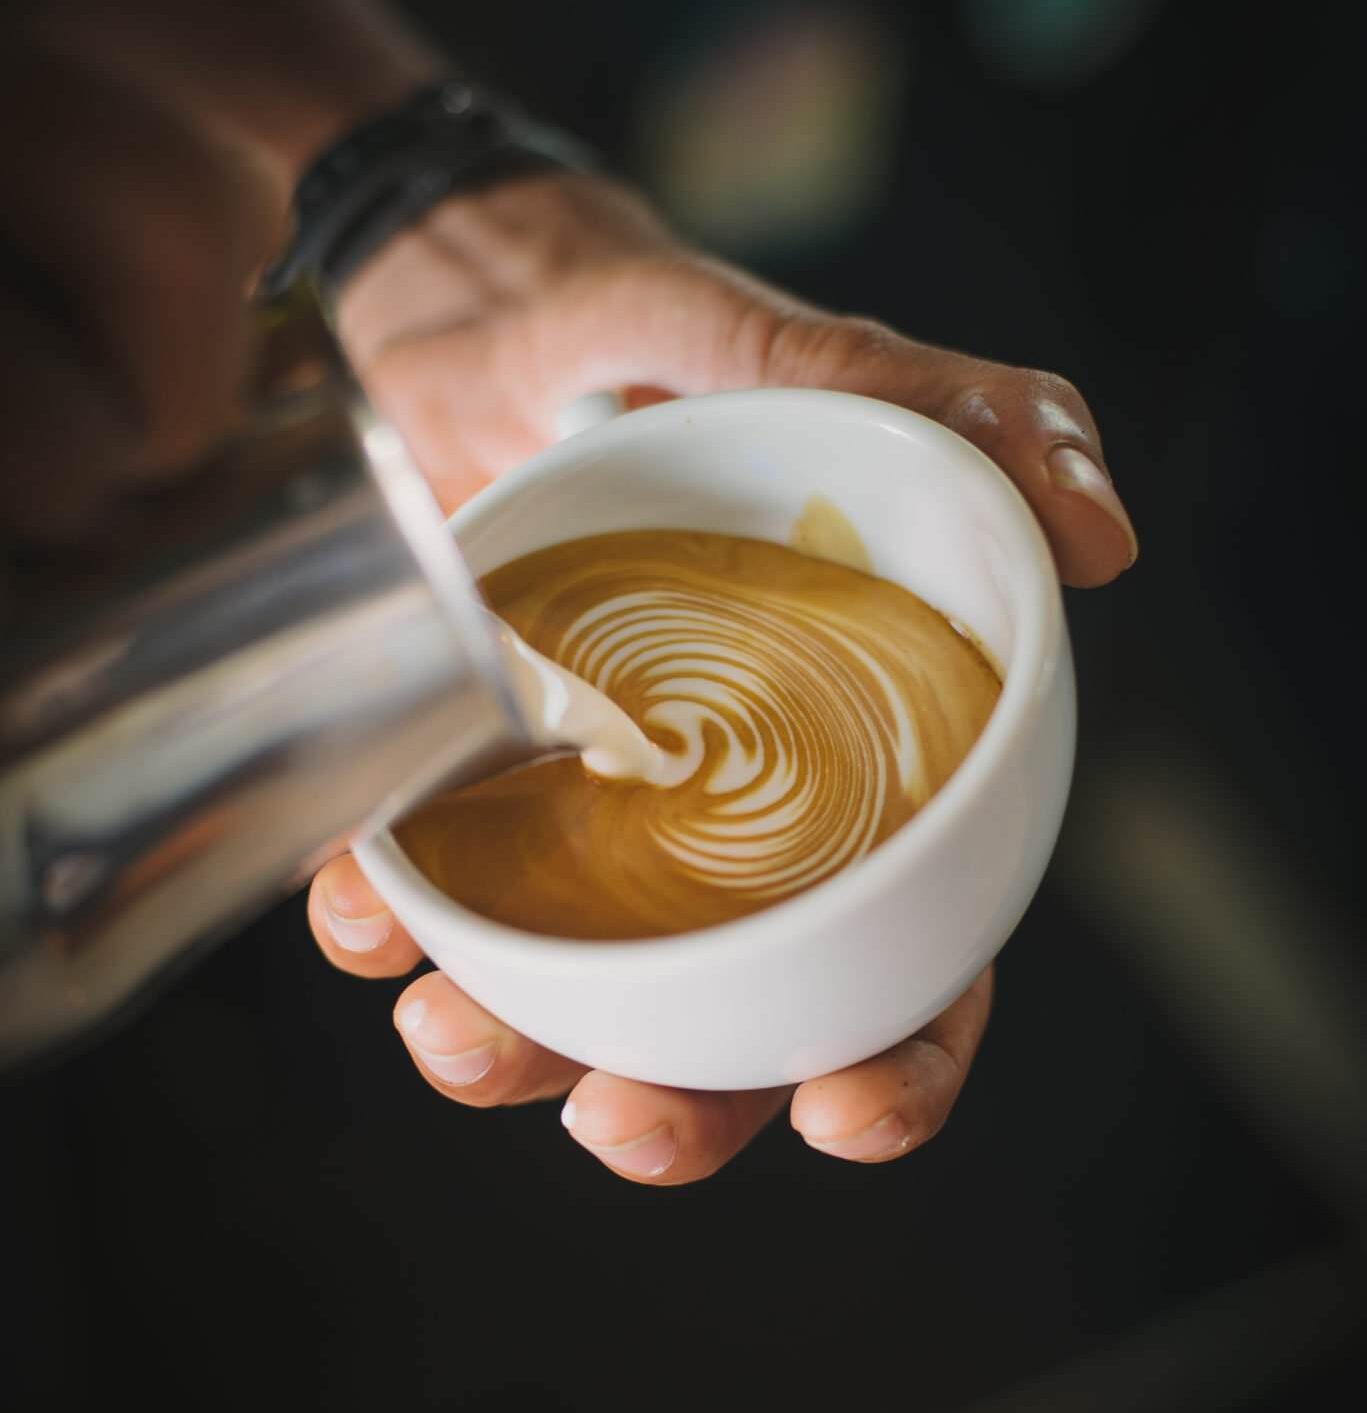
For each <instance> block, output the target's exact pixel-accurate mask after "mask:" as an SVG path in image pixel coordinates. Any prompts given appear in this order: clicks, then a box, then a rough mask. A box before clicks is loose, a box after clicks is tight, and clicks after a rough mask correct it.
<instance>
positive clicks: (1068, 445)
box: [522, 256, 1138, 587]
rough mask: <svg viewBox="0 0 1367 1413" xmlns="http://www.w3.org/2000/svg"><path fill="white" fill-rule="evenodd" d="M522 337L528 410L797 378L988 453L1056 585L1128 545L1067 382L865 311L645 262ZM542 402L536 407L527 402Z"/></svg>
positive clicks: (1129, 534) (1114, 566)
mask: <svg viewBox="0 0 1367 1413" xmlns="http://www.w3.org/2000/svg"><path fill="white" fill-rule="evenodd" d="M524 334H525V336H526V337H527V340H528V353H529V355H530V356H529V357H528V358H527V359H526V361H525V362H523V364H522V366H523V368H524V369H527V370H528V371H529V372H531V374H532V376H531V377H530V378H529V379H527V380H525V381H524V384H523V390H524V394H525V396H526V397H527V398H528V403H527V405H526V408H525V411H526V414H527V416H528V418H529V419H531V420H535V419H539V418H547V419H552V418H553V417H554V412H555V410H556V409H558V408H559V407H561V406H563V405H564V404H565V402H567V401H569V400H570V399H571V398H573V397H576V396H578V395H580V394H582V393H585V392H590V391H598V390H601V389H602V388H607V387H614V388H620V387H631V388H637V387H644V388H649V389H652V391H651V392H648V393H644V394H641V393H633V395H632V397H631V399H630V403H631V404H632V405H639V404H641V403H643V402H645V401H648V400H651V398H652V397H657V396H658V395H659V394H658V392H655V391H653V390H656V389H660V390H667V391H669V392H673V393H700V392H714V391H721V390H725V389H728V388H747V387H810V388H831V389H834V390H837V391H841V392H851V393H859V394H862V395H864V396H866V397H876V398H880V399H882V400H883V401H885V402H891V403H895V404H897V405H899V406H901V407H907V408H910V409H911V410H912V411H915V412H920V413H922V414H924V415H925V416H927V417H931V418H934V420H936V421H937V422H940V423H942V424H943V425H945V426H946V427H948V428H950V429H951V430H952V431H954V432H957V433H958V434H959V435H960V436H962V437H964V438H965V439H966V440H968V441H970V442H972V443H974V445H976V446H977V447H979V448H980V449H981V450H982V451H983V452H985V453H986V454H987V455H988V456H989V457H991V458H992V460H993V461H995V462H996V463H997V465H998V466H1000V467H1001V468H1002V470H1003V471H1004V472H1005V473H1006V474H1007V475H1008V476H1009V477H1010V478H1011V480H1012V481H1013V482H1014V483H1015V484H1016V486H1017V487H1018V489H1019V490H1020V491H1021V493H1022V494H1023V495H1024V497H1025V499H1026V500H1027V501H1028V502H1029V504H1030V506H1031V508H1032V509H1033V510H1034V512H1035V514H1036V516H1037V517H1038V518H1039V521H1040V524H1041V525H1042V526H1043V527H1044V531H1045V534H1046V536H1047V537H1048V539H1049V543H1050V545H1051V546H1052V548H1053V551H1054V556H1055V559H1056V561H1057V563H1058V568H1059V573H1060V576H1061V577H1062V578H1063V580H1064V581H1065V582H1066V583H1069V584H1073V585H1076V586H1079V587H1089V586H1092V585H1097V584H1103V583H1106V582H1107V581H1109V580H1111V579H1113V578H1115V577H1116V575H1118V574H1120V573H1121V572H1122V571H1123V570H1125V569H1127V568H1128V567H1129V566H1130V565H1131V564H1132V563H1133V562H1134V560H1135V558H1136V556H1137V554H1138V542H1137V540H1136V537H1135V532H1134V528H1133V526H1132V524H1131V522H1130V519H1129V516H1128V514H1127V513H1126V511H1125V507H1124V505H1123V503H1122V502H1121V499H1120V496H1119V494H1118V493H1117V491H1116V489H1115V487H1114V485H1113V484H1112V481H1111V478H1110V475H1109V473H1108V471H1107V469H1106V461H1105V457H1104V454H1103V452H1102V448H1101V439H1100V436H1099V434H1098V432H1097V428H1096V423H1095V421H1094V419H1093V417H1092V414H1091V411H1090V410H1089V408H1088V407H1087V404H1086V402H1085V401H1084V399H1083V398H1082V395H1081V394H1080V393H1079V392H1078V391H1077V389H1076V388H1075V387H1073V385H1072V384H1071V383H1069V382H1068V381H1067V380H1066V379H1064V378H1060V377H1057V376H1056V375H1054V374H1052V373H1043V372H1038V371H1035V370H1033V369H1025V368H1013V367H1009V366H1007V365H1005V364H1000V363H992V362H989V361H986V360H984V359H979V358H971V357H969V356H967V355H965V354H961V353H956V352H953V351H951V350H948V349H941V348H934V347H931V346H930V345H928V344H923V343H917V342H916V341H915V340H913V339H909V338H905V337H903V336H901V335H900V334H897V333H896V332H894V331H893V330H891V329H888V328H886V327H884V326H883V325H880V324H877V323H875V322H873V321H871V320H867V319H855V318H846V317H841V316H837V315H832V314H827V313H825V312H823V311H821V310H818V309H814V308H812V307H810V306H808V305H805V304H802V303H801V302H799V301H797V300H795V299H792V298H790V297H789V296H787V295H785V294H783V293H781V292H780V291H778V290H774V289H772V288H770V287H769V286H767V285H764V284H762V283H761V282H759V281H757V280H753V279H751V278H749V277H748V276H745V275H743V274H741V273H740V272H739V271H735V270H732V269H730V268H729V267H727V266H724V265H721V264H719V263H716V262H713V261H709V260H705V259H702V258H698V257H691V256H689V257H677V258H670V259H658V258H657V259H652V260H650V261H645V262H642V263H641V264H639V265H637V266H635V267H633V268H632V269H630V270H628V271H625V272H623V273H622V274H621V275H620V277H619V278H617V279H615V280H614V281H613V282H612V284H611V285H609V286H608V287H607V288H603V287H601V286H598V285H596V284H595V285H593V286H590V287H587V288H581V289H580V290H578V291H576V292H575V297H574V298H573V300H572V301H570V302H569V303H567V304H566V305H564V306H563V307H562V308H561V309H560V310H558V311H555V312H552V311H551V310H547V309H541V310H538V311H537V312H536V314H535V317H533V318H532V319H530V320H529V322H528V326H527V328H526V329H525V330H524ZM538 404H539V405H538Z"/></svg>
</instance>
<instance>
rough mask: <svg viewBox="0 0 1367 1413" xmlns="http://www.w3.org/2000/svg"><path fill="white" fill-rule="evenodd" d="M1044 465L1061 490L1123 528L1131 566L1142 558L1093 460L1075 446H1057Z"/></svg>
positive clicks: (1121, 507) (1127, 520) (1122, 511)
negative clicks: (1089, 503)
mask: <svg viewBox="0 0 1367 1413" xmlns="http://www.w3.org/2000/svg"><path fill="white" fill-rule="evenodd" d="M1045 465H1046V467H1047V468H1048V471H1049V479H1050V480H1051V481H1052V482H1053V484H1054V485H1055V487H1056V488H1057V489H1058V490H1061V491H1068V492H1070V493H1072V494H1075V495H1080V496H1086V497H1087V499H1088V500H1090V501H1092V502H1093V504H1095V505H1098V506H1100V507H1101V509H1102V510H1104V511H1105V512H1106V514H1107V515H1109V516H1110V517H1111V519H1112V520H1114V521H1115V523H1116V524H1117V525H1119V526H1120V528H1121V529H1122V530H1123V531H1124V532H1125V538H1126V539H1127V540H1128V541H1129V546H1130V563H1131V564H1133V563H1134V561H1135V559H1136V558H1137V557H1138V554H1139V541H1138V539H1137V538H1136V537H1135V533H1134V526H1133V525H1132V524H1131V523H1130V517H1129V514H1128V513H1127V512H1126V510H1125V506H1124V504H1123V503H1122V501H1121V499H1120V497H1119V496H1118V495H1117V494H1116V490H1115V487H1114V486H1113V485H1112V484H1111V481H1110V477H1109V476H1107V475H1106V473H1105V472H1104V471H1103V470H1102V469H1101V467H1099V466H1098V465H1097V464H1096V462H1095V461H1093V460H1092V459H1091V457H1089V456H1088V455H1086V453H1084V452H1081V451H1079V450H1078V449H1077V448H1076V447H1073V446H1056V447H1055V448H1054V449H1053V451H1051V452H1050V453H1049V455H1048V457H1047V458H1046V460H1045Z"/></svg>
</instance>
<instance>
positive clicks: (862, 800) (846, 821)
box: [556, 588, 925, 899]
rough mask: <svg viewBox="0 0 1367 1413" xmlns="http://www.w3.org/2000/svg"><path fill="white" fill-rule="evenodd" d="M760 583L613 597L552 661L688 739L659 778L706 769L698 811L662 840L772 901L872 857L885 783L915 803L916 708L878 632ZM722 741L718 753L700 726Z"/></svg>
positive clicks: (673, 824) (587, 617)
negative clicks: (776, 596)
mask: <svg viewBox="0 0 1367 1413" xmlns="http://www.w3.org/2000/svg"><path fill="white" fill-rule="evenodd" d="M766 598H767V596H766V595H764V594H763V593H762V591H761V592H756V591H754V590H751V591H749V593H748V595H747V596H746V597H745V598H738V597H737V594H736V593H735V592H718V591H712V590H705V589H701V588H687V589H682V588H680V589H668V590H650V591H643V592H636V593H629V594H622V595H618V596H616V597H614V598H611V599H609V600H608V601H607V602H605V603H603V604H601V605H599V606H598V607H596V608H593V609H591V610H589V611H588V612H586V613H584V614H582V615H580V617H579V618H578V619H576V620H575V621H574V622H573V623H572V624H571V625H570V627H569V628H568V630H567V631H566V633H565V635H564V637H563V638H562V639H561V642H560V645H559V649H558V651H557V654H556V655H557V657H558V659H559V660H560V662H561V663H562V664H563V665H564V666H565V667H567V668H568V669H569V670H570V671H571V672H573V673H574V674H575V675H576V676H579V677H582V678H583V679H584V680H585V681H587V682H589V683H590V684H591V685H592V686H594V687H596V688H597V689H598V690H599V691H601V692H603V693H605V694H606V695H607V696H609V697H611V698H612V699H613V700H614V701H622V700H624V699H626V700H631V701H636V702H639V703H641V705H642V707H643V711H642V716H641V719H642V723H643V725H645V726H646V727H647V728H652V727H653V728H655V730H656V731H657V732H658V731H660V730H663V731H665V732H668V733H669V734H670V735H671V736H673V737H675V738H677V740H679V741H680V742H681V743H682V749H681V750H678V751H675V752H671V754H670V755H669V756H668V757H667V760H668V765H667V769H666V773H665V775H664V778H663V779H660V780H657V781H656V782H654V783H656V784H660V785H665V786H674V787H677V786H679V785H681V784H683V783H684V782H685V781H688V780H690V779H692V778H693V777H694V776H695V775H697V774H698V773H699V772H700V771H704V770H705V771H706V775H705V778H704V779H703V780H702V781H701V785H702V791H703V793H704V795H705V797H706V798H705V800H704V801H703V802H701V803H700V806H699V808H697V809H696V811H693V812H690V813H687V814H682V815H670V814H664V813H661V814H660V815H659V816H658V817H656V818H654V819H652V820H651V828H652V831H653V832H654V834H655V839H656V842H657V843H658V844H659V846H660V847H661V848H662V849H664V850H665V851H666V852H667V853H668V854H670V855H671V856H672V857H673V858H674V859H675V860H676V861H677V862H678V864H679V865H680V867H681V868H683V869H684V870H686V871H687V872H689V873H691V874H692V875H694V876H695V877H697V878H698V879H700V880H706V881H707V882H709V883H710V884H712V885H713V886H715V887H720V888H729V889H737V890H744V891H745V892H748V893H750V894H752V895H753V896H755V897H756V898H766V899H773V898H776V897H781V896H782V895H784V894H786V893H790V892H795V891H797V890H799V889H803V888H808V887H810V886H811V885H812V884H813V883H816V882H818V881H820V879H822V878H823V877H825V876H826V875H827V874H830V873H834V872H835V871H836V870H837V869H840V868H843V867H844V866H845V865H846V864H848V863H850V862H851V861H852V860H854V859H856V858H858V857H859V856H860V855H862V854H864V853H867V852H868V850H869V849H870V848H872V846H873V844H874V843H875V841H876V838H877V833H878V827H879V824H880V822H881V820H882V818H883V813H884V809H885V806H886V803H887V796H888V791H889V789H900V790H901V791H902V792H904V793H905V794H906V795H908V796H910V797H912V799H913V800H914V801H915V802H916V803H920V801H921V799H923V798H924V794H925V788H924V770H923V767H922V759H921V752H920V750H919V746H918V741H917V734H916V729H915V724H914V722H913V719H912V714H911V711H910V710H909V708H908V705H907V703H906V701H905V700H904V699H903V697H902V694H901V692H900V691H899V690H898V689H897V687H896V685H895V684H894V682H893V679H892V676H891V674H890V673H889V672H888V671H887V670H886V669H885V668H884V667H883V666H882V665H881V664H880V663H879V661H878V656H879V648H880V646H881V645H879V644H877V643H873V644H870V645H868V646H866V645H864V644H861V643H860V642H859V641H858V639H859V637H860V636H861V634H860V632H859V629H858V627H857V626H856V625H853V624H850V623H847V622H841V621H838V620H835V619H833V618H831V617H830V616H829V615H827V614H824V613H822V612H821V611H820V610H819V609H816V608H813V607H810V606H804V605H794V604H793V603H791V602H782V601H777V602H766ZM709 730H710V732H711V733H712V734H713V736H714V739H715V740H716V741H717V742H718V743H719V745H718V746H716V747H714V749H713V750H711V751H709V749H708V745H707V742H706V740H705V735H706V734H707V733H708V732H709Z"/></svg>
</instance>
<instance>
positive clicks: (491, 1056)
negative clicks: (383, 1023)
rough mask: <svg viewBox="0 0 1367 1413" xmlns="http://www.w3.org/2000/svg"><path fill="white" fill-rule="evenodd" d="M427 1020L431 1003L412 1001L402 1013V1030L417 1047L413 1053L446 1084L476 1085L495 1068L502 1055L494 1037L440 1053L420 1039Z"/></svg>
mask: <svg viewBox="0 0 1367 1413" xmlns="http://www.w3.org/2000/svg"><path fill="white" fill-rule="evenodd" d="M426 1019H427V1002H426V1001H410V1002H409V1003H408V1005H406V1006H405V1007H404V1008H403V1010H401V1011H400V1012H399V1029H400V1030H401V1031H403V1033H404V1034H405V1035H406V1036H407V1037H408V1043H409V1044H410V1045H411V1046H412V1047H413V1053H414V1054H415V1055H416V1056H417V1057H418V1059H419V1060H421V1061H422V1064H423V1068H424V1069H428V1070H431V1072H432V1073H433V1074H434V1075H436V1077H437V1078H438V1079H439V1080H441V1081H442V1083H443V1084H450V1085H455V1086H460V1085H466V1084H473V1083H474V1082H475V1081H476V1080H477V1079H483V1078H484V1076H485V1075H486V1074H488V1073H489V1071H490V1070H491V1069H493V1067H494V1061H495V1060H496V1059H497V1058H498V1044H497V1042H495V1041H493V1040H490V1041H487V1042H486V1043H485V1044H483V1045H476V1046H474V1047H473V1048H472V1049H470V1050H462V1051H460V1052H459V1053H458V1054H455V1055H440V1054H438V1053H436V1052H435V1051H433V1050H428V1049H427V1048H425V1047H424V1046H423V1045H421V1044H420V1043H419V1042H418V1035H419V1034H420V1033H421V1031H422V1027H423V1023H424V1022H425V1021H426Z"/></svg>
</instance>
